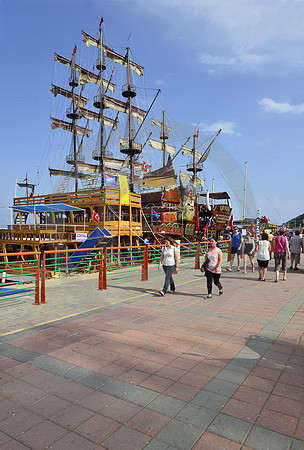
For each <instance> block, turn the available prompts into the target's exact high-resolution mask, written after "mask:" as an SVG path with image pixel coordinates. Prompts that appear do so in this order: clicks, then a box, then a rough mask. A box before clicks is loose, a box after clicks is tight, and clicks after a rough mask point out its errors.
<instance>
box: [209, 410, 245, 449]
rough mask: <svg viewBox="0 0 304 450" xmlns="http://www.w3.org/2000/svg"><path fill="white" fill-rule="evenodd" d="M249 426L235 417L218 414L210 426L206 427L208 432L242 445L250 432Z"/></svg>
mask: <svg viewBox="0 0 304 450" xmlns="http://www.w3.org/2000/svg"><path fill="white" fill-rule="evenodd" d="M250 427H251V424H250V423H248V422H245V421H244V420H240V419H236V418H235V417H231V416H226V415H225V414H219V415H218V416H217V417H216V419H215V420H214V421H213V422H212V424H211V425H210V426H209V427H208V429H207V430H208V431H210V432H211V433H214V434H218V435H219V436H222V437H224V438H226V439H230V440H231V441H234V442H238V443H239V444H242V443H243V442H244V440H245V438H246V436H247V433H248V431H249V430H250Z"/></svg>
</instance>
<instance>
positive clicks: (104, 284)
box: [102, 247, 108, 290]
mask: <svg viewBox="0 0 304 450" xmlns="http://www.w3.org/2000/svg"><path fill="white" fill-rule="evenodd" d="M102 288H103V289H105V290H107V289H108V283H107V248H106V247H105V248H104V249H103V265H102Z"/></svg>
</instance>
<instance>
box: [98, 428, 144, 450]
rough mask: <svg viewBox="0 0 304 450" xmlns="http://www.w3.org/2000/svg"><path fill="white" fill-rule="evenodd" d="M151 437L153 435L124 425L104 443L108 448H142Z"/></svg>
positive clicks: (126, 449) (138, 449)
mask: <svg viewBox="0 0 304 450" xmlns="http://www.w3.org/2000/svg"><path fill="white" fill-rule="evenodd" d="M150 439H151V436H148V435H146V434H143V433H141V432H139V431H137V430H133V429H131V428H129V427H126V426H124V425H123V426H122V427H121V428H120V429H119V430H117V431H115V432H114V433H113V434H112V435H111V436H110V437H109V438H107V439H106V440H105V441H103V442H102V445H103V446H104V447H106V448H107V449H108V450H141V449H142V448H143V447H144V446H145V445H146V444H147V443H148V442H149V441H150Z"/></svg>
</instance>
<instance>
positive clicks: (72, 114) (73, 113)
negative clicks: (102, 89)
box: [66, 45, 79, 192]
mask: <svg viewBox="0 0 304 450" xmlns="http://www.w3.org/2000/svg"><path fill="white" fill-rule="evenodd" d="M76 51H77V46H76V45H75V47H74V49H73V52H72V63H71V76H70V79H69V85H70V86H71V88H72V92H71V96H72V108H69V109H68V110H67V114H66V115H67V117H68V118H69V119H72V130H73V161H74V167H75V192H77V191H78V165H77V132H76V119H78V118H79V115H78V112H77V106H76V102H75V93H74V89H75V87H77V86H78V78H77V75H76V70H75V55H76Z"/></svg>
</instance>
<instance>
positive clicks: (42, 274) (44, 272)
mask: <svg viewBox="0 0 304 450" xmlns="http://www.w3.org/2000/svg"><path fill="white" fill-rule="evenodd" d="M45 275H46V267H45V253H44V251H42V252H41V303H46V299H45Z"/></svg>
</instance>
